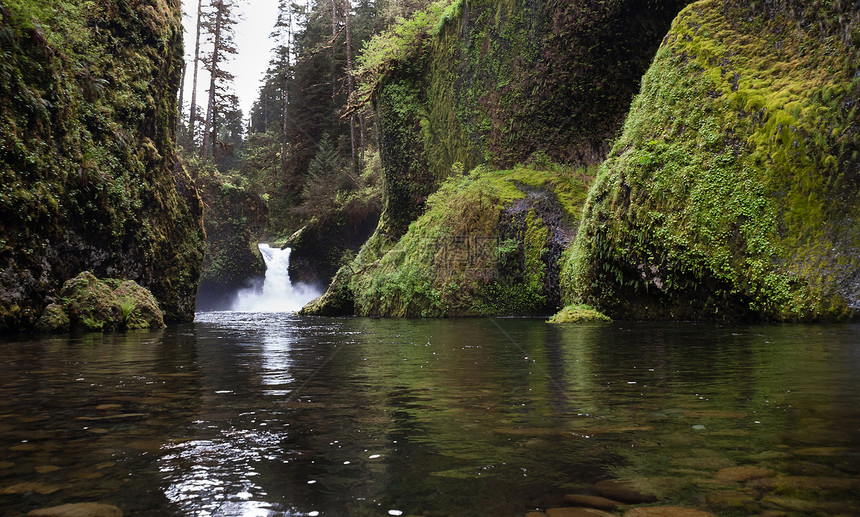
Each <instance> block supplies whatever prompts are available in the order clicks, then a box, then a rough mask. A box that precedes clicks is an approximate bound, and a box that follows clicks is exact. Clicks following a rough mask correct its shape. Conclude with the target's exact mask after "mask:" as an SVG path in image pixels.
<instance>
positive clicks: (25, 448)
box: [9, 443, 39, 452]
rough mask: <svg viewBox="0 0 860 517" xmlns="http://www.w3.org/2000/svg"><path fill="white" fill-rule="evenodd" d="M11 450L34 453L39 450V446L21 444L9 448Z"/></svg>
mask: <svg viewBox="0 0 860 517" xmlns="http://www.w3.org/2000/svg"><path fill="white" fill-rule="evenodd" d="M9 450H10V451H15V452H32V451H37V450H39V446H38V445H36V444H35V443H21V444H18V445H13V446H12V447H9Z"/></svg>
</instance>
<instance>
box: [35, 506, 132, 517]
mask: <svg viewBox="0 0 860 517" xmlns="http://www.w3.org/2000/svg"><path fill="white" fill-rule="evenodd" d="M24 517H122V510H120V509H119V508H117V507H116V506H112V505H109V504H99V503H76V504H64V505H62V506H52V507H50V508H42V509H40V510H33V511H32V512H30V513H28V514H27V515H25V516H24Z"/></svg>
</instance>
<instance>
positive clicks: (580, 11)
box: [308, 0, 685, 315]
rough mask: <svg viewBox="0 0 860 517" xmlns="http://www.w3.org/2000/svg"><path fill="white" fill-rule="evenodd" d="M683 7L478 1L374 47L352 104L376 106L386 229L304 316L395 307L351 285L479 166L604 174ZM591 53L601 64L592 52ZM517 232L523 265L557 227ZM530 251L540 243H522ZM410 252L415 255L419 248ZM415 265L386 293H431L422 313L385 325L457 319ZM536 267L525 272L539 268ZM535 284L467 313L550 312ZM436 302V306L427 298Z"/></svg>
mask: <svg viewBox="0 0 860 517" xmlns="http://www.w3.org/2000/svg"><path fill="white" fill-rule="evenodd" d="M684 3H685V2H682V1H677V2H662V3H660V5H659V6H649V7H648V8H645V7H643V6H639V5H638V4H635V3H634V2H628V1H624V0H618V1H612V2H604V3H602V4H601V5H599V6H596V5H595V6H587V7H586V6H573V5H567V4H562V3H559V2H538V3H533V2H524V1H521V0H504V1H502V2H497V1H493V2H489V1H484V0H481V1H477V2H471V3H469V5H468V8H466V6H464V5H463V3H462V2H459V1H455V2H444V1H440V2H436V3H433V4H432V5H431V6H430V7H429V9H427V10H426V11H424V12H419V13H417V14H416V15H415V16H413V17H412V18H411V19H408V20H403V21H402V22H401V23H400V24H399V25H397V26H395V27H393V28H391V29H389V30H388V31H386V32H384V33H383V34H381V35H380V36H378V37H376V38H374V39H373V40H371V42H370V43H369V44H368V45H367V46H366V47H365V50H364V52H363V55H362V56H361V57H360V58H359V68H358V71H359V73H360V75H359V77H360V80H361V82H362V86H361V88H360V90H359V94H358V100H357V101H356V104H359V105H360V104H362V103H363V102H364V101H365V100H366V98H368V97H369V98H370V99H371V100H372V103H373V107H374V111H375V115H376V126H377V129H378V134H379V141H378V145H379V148H380V149H381V156H382V190H383V198H382V215H381V219H380V224H379V226H378V227H377V231H376V234H375V235H374V236H373V237H372V238H371V239H370V240H369V241H368V243H367V244H366V245H365V247H364V249H363V250H362V251H361V252H359V254H358V255H357V258H356V260H355V261H354V262H353V263H352V264H350V265H349V266H348V267H346V268H344V269H342V270H341V271H340V274H339V275H338V276H337V277H336V279H337V280H336V281H335V282H334V283H333V286H332V288H331V289H332V294H331V296H325V297H324V298H323V299H322V300H319V301H318V302H316V303H314V304H313V305H312V307H309V309H308V312H314V313H327V314H330V313H336V312H337V311H334V310H333V309H332V308H331V307H326V305H327V304H331V305H332V306H337V307H344V308H348V309H349V308H354V309H355V310H356V311H357V312H359V313H363V312H364V309H363V308H362V306H361V304H360V303H361V301H360V300H350V298H349V294H348V293H352V292H355V293H356V294H357V295H359V291H360V290H361V289H363V288H365V287H366V288H369V289H371V290H372V292H373V293H376V294H377V295H387V294H388V291H387V290H382V291H380V290H378V289H377V287H376V286H375V285H376V284H372V283H366V282H365V283H363V284H362V286H361V287H360V288H359V286H358V285H357V284H356V285H354V284H353V282H352V280H351V278H352V276H353V275H359V276H360V275H362V274H363V273H362V272H363V271H364V270H365V269H366V268H370V267H375V266H374V264H375V263H376V261H378V260H380V259H382V257H383V255H385V254H386V253H387V252H389V250H390V249H391V248H392V247H394V246H395V244H396V243H397V242H398V240H399V239H400V238H401V237H402V236H404V235H405V234H407V231H408V232H409V233H410V234H413V233H414V232H415V231H417V230H416V229H410V228H411V227H410V225H411V224H412V223H413V222H414V221H416V220H418V218H419V217H421V216H422V214H423V213H424V212H425V210H426V209H428V203H429V199H431V197H432V196H431V194H433V193H434V192H435V191H436V190H437V189H439V188H440V186H441V185H443V183H444V182H445V180H446V179H447V178H449V177H450V176H452V175H456V174H459V173H461V172H462V171H463V170H471V169H473V168H475V167H476V166H478V165H481V164H486V165H488V166H489V167H490V168H492V169H506V168H509V167H511V166H512V165H513V164H515V163H535V164H549V163H551V162H553V161H555V162H559V163H567V164H574V165H576V166H588V165H594V164H597V163H599V162H600V161H601V160H602V159H603V157H604V156H605V153H606V152H607V150H608V149H609V142H610V140H611V138H612V137H613V136H614V134H615V132H616V131H617V129H618V128H619V127H620V125H621V122H622V120H623V117H624V114H625V113H626V110H627V108H628V106H629V102H630V99H632V97H633V95H634V93H635V91H636V88H637V87H638V84H639V79H640V77H641V75H642V73H643V72H644V71H645V70H646V68H647V66H648V63H649V62H650V59H651V58H652V56H653V53H654V52H655V51H656V49H657V46H658V45H659V42H660V39H661V38H662V36H663V35H664V34H665V31H666V30H667V29H668V27H669V23H670V21H671V19H672V18H673V17H674V15H675V14H676V13H677V10H678V9H679V8H680V6H681V5H683V4H684ZM634 4H635V5H634ZM595 47H600V48H601V52H592V51H591V50H590V49H593V48H595ZM597 70H599V74H600V80H599V81H598V80H597V79H596V74H597V73H598V72H596V71H597ZM568 173H569V172H564V173H560V174H568ZM561 194H562V195H564V192H561ZM489 195H490V196H491V197H492V196H496V195H497V193H491V194H489ZM471 201H473V200H470V202H471ZM483 209H488V210H490V212H488V213H487V214H483V215H480V216H477V219H481V218H482V217H486V218H488V220H493V218H494V217H496V215H497V214H496V213H495V210H496V206H495V205H494V204H492V203H490V204H486V205H485V206H475V207H472V208H471V210H474V211H476V212H479V211H480V210H483ZM527 213H528V212H527V211H526V212H525V213H524V214H527ZM517 224H518V225H520V226H521V227H523V228H526V230H523V231H522V232H521V234H518V235H517V236H516V237H515V240H516V241H517V243H518V246H520V247H521V248H522V253H526V251H527V250H528V252H529V253H531V252H533V251H534V250H539V249H543V246H540V245H537V244H535V243H536V242H537V241H540V240H541V238H542V232H544V231H545V229H544V228H542V225H543V226H547V225H546V223H545V222H543V221H542V219H541V218H540V217H537V218H533V219H532V220H531V222H529V220H528V218H527V217H526V216H525V215H523V217H522V218H521V220H519V221H518V222H517ZM572 226H573V227H574V228H575V226H576V225H575V224H572ZM418 230H420V228H419V229H418ZM434 238H435V237H434ZM523 239H530V240H531V241H534V242H530V243H523ZM428 242H430V243H436V241H435V240H434V239H430V240H429V241H428ZM403 244H404V245H407V244H408V246H409V247H412V246H416V245H417V242H404V243H403ZM397 246H401V244H397ZM435 251H436V250H432V249H428V250H426V253H427V254H432V253H435ZM535 252H536V251H535ZM408 256H410V257H413V258H414V259H415V260H417V261H418V262H417V263H415V264H403V265H402V266H398V271H399V273H398V275H399V277H398V279H397V280H396V281H394V282H393V283H388V282H383V283H382V284H380V286H382V285H385V286H390V285H395V284H398V283H403V284H404V285H407V284H408V285H410V286H411V287H409V288H408V289H405V290H402V292H401V291H397V292H398V293H400V294H397V296H406V294H404V293H407V292H409V293H412V292H415V293H419V292H424V293H425V294H424V295H422V296H424V298H426V299H422V301H420V302H419V301H415V302H414V303H416V304H417V305H416V308H415V310H412V309H409V310H407V309H405V307H407V306H408V305H409V303H413V302H412V301H411V300H410V301H409V302H407V303H404V302H403V300H400V301H397V300H395V301H392V302H391V304H392V307H397V309H393V308H392V309H390V310H389V309H385V310H383V311H382V313H387V314H388V313H390V314H399V313H403V314H406V313H409V314H421V313H423V314H426V315H432V314H448V313H451V311H449V309H447V308H446V305H449V302H448V301H445V300H447V298H448V295H447V294H445V293H444V292H443V291H440V290H439V289H438V288H437V287H431V285H432V282H431V281H430V279H429V277H428V275H429V274H428V273H425V272H422V271H420V266H419V264H426V263H427V261H428V260H429V258H428V257H420V256H419V254H417V253H416V254H415V255H408ZM523 256H524V257H525V256H528V254H527V253H526V255H523ZM528 257H529V258H528V260H529V264H536V263H537V262H539V261H540V259H539V257H535V256H528ZM502 258H504V257H502ZM387 260H393V259H387ZM386 264H387V262H386ZM386 267H389V266H388V265H386ZM534 274H535V278H533V279H532V280H531V282H530V284H529V285H527V286H523V285H520V284H519V280H516V281H512V280H510V279H508V280H504V279H503V280H501V281H499V282H493V283H491V284H488V285H487V286H485V288H486V289H487V290H486V291H485V292H483V294H481V295H480V297H481V300H482V301H481V302H480V303H481V304H483V305H480V304H479V305H478V306H476V307H474V308H472V307H470V308H469V311H471V313H475V314H491V313H492V314H499V313H505V312H511V313H514V312H516V313H522V312H524V308H525V307H531V310H530V311H526V312H541V311H542V310H546V307H548V306H552V305H554V302H552V300H553V299H555V298H553V297H549V298H547V297H546V296H545V295H544V294H539V293H544V292H545V291H546V289H547V288H546V287H545V286H542V287H541V288H538V285H537V284H538V283H539V282H538V280H537V278H538V277H539V276H540V274H541V273H540V270H539V268H538V270H537V271H536V272H535V273H534ZM543 274H544V275H545V277H546V278H548V279H551V278H556V277H557V272H554V271H547V272H545V273H543ZM511 278H516V275H514V277H511ZM433 281H434V282H435V281H436V280H433ZM506 282H509V283H506ZM345 283H349V285H353V286H354V287H356V288H357V290H356V289H350V288H347V287H345ZM365 284H366V285H365ZM446 285H448V286H450V287H448V288H447V289H449V290H450V291H451V292H452V293H453V292H470V291H468V290H467V291H463V290H462V289H461V287H462V286H461V285H459V284H458V283H456V282H454V281H451V282H447V283H446ZM380 288H381V287H380ZM385 289H388V287H386V288H385ZM549 290H550V291H553V290H557V286H555V287H553V288H550V289H549ZM431 291H432V292H433V293H437V294H428V293H430V292H431ZM392 292H393V291H392ZM361 296H363V295H361ZM408 296H411V295H408ZM452 296H453V295H452ZM464 296H465V295H464ZM434 297H435V298H434ZM416 300H417V299H416ZM353 301H354V302H357V303H359V305H358V306H354V305H353V303H352V302H353ZM476 303H477V302H476ZM453 304H454V306H456V307H457V308H456V310H455V311H454V313H467V312H468V311H466V310H465V309H463V306H464V305H465V304H466V302H464V301H459V302H458V301H455V302H453ZM418 306H420V307H421V310H418ZM431 306H432V307H433V308H432V309H431V308H430V307H431ZM374 310H375V308H374ZM370 312H373V311H370Z"/></svg>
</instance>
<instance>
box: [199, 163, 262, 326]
mask: <svg viewBox="0 0 860 517" xmlns="http://www.w3.org/2000/svg"><path fill="white" fill-rule="evenodd" d="M198 178H199V183H200V194H201V196H202V198H203V204H204V207H205V211H204V216H203V225H204V228H205V229H206V253H205V255H204V258H203V271H202V274H201V276H200V288H199V290H198V293H197V308H198V309H199V310H202V311H207V310H228V309H230V306H231V305H232V302H233V299H234V297H235V294H236V292H237V291H238V290H239V289H241V288H246V287H250V285H251V283H252V282H253V281H254V279H257V278H262V277H263V276H264V275H265V274H266V266H265V264H264V263H263V258H262V257H261V256H260V250H259V249H258V248H257V243H258V242H259V240H260V235H261V234H262V233H263V230H264V228H265V227H266V224H267V223H268V209H267V208H266V202H265V201H264V200H263V199H262V198H261V197H260V196H259V195H257V194H255V193H253V192H250V191H248V190H247V189H245V188H244V187H242V186H239V185H234V184H232V183H231V182H230V181H229V180H228V179H225V178H222V177H220V175H219V174H218V173H217V171H214V170H208V171H206V172H201V173H200V175H199V176H198Z"/></svg>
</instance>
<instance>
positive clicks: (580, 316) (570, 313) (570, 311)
mask: <svg viewBox="0 0 860 517" xmlns="http://www.w3.org/2000/svg"><path fill="white" fill-rule="evenodd" d="M591 321H612V319H611V318H610V317H609V316H607V315H605V314H603V313H602V312H600V311H598V310H596V309H595V308H594V307H590V306H588V305H568V306H567V307H565V308H563V309H562V310H560V311H558V312H557V313H556V314H554V315H553V317H551V318H550V319H549V320H548V323H583V322H591Z"/></svg>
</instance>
